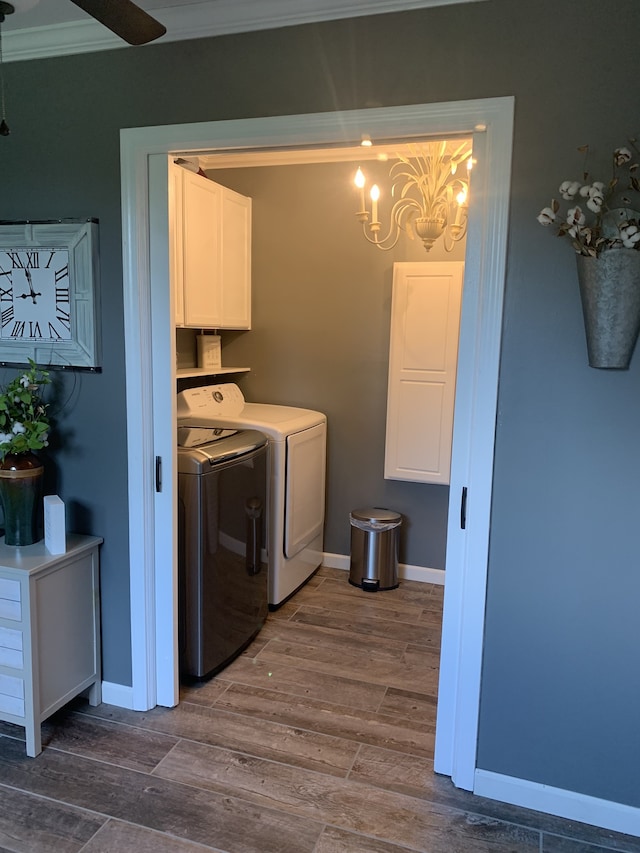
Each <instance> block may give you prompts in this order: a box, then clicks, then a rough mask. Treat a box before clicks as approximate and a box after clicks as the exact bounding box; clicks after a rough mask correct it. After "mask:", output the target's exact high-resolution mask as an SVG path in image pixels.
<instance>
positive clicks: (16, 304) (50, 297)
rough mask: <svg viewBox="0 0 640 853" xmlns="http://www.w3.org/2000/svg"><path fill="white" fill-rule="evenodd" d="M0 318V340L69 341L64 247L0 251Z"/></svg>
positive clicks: (67, 289) (68, 308) (66, 270)
mask: <svg viewBox="0 0 640 853" xmlns="http://www.w3.org/2000/svg"><path fill="white" fill-rule="evenodd" d="M0 318H1V319H0V339H2V340H13V341H34V342H37V341H42V342H49V341H50V342H55V341H69V340H71V302H70V299H69V250H68V249H67V248H63V247H53V248H46V247H42V246H37V247H34V246H29V247H24V248H21V247H19V246H18V247H15V248H14V247H12V248H10V249H8V248H7V249H5V248H0Z"/></svg>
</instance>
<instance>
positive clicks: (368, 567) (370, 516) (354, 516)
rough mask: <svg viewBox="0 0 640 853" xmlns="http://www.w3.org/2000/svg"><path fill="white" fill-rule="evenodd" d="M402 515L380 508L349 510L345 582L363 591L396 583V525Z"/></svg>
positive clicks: (400, 522) (384, 587)
mask: <svg viewBox="0 0 640 853" xmlns="http://www.w3.org/2000/svg"><path fill="white" fill-rule="evenodd" d="M401 524H402V516H401V515H400V513H398V512H394V511H393V510H390V509H384V508H383V507H378V506H376V507H367V508H365V509H354V510H353V512H352V513H351V565H350V569H349V583H350V584H353V585H354V586H359V587H361V588H362V589H363V590H365V591H366V592H377V591H378V590H382V589H395V588H396V587H397V586H398V528H399V527H400V525H401Z"/></svg>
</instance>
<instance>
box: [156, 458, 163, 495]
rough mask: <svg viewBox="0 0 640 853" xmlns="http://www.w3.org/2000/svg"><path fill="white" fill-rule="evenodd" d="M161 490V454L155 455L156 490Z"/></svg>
mask: <svg viewBox="0 0 640 853" xmlns="http://www.w3.org/2000/svg"><path fill="white" fill-rule="evenodd" d="M161 491H162V456H156V492H161Z"/></svg>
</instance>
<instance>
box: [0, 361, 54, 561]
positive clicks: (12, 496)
mask: <svg viewBox="0 0 640 853" xmlns="http://www.w3.org/2000/svg"><path fill="white" fill-rule="evenodd" d="M49 382H50V378H49V373H48V372H47V371H46V370H42V369H41V368H39V367H38V366H37V365H36V363H35V362H34V361H32V360H29V368H28V369H27V370H25V371H24V372H22V373H21V374H18V375H17V376H15V377H14V378H13V379H12V380H11V381H10V382H9V383H8V385H6V386H5V388H4V389H3V390H2V391H1V392H0V503H2V509H3V513H4V529H5V540H4V541H5V544H6V545H16V546H21V545H31V544H33V543H34V542H38V541H39V540H40V539H42V536H43V521H42V478H43V473H44V467H43V465H42V462H41V460H40V459H39V458H38V456H37V455H36V454H35V453H34V451H37V450H42V449H43V448H44V447H47V445H48V436H49V429H50V423H49V418H48V414H47V403H45V402H44V400H43V399H42V389H43V387H44V386H45V385H48V384H49Z"/></svg>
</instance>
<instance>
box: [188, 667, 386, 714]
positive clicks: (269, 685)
mask: <svg viewBox="0 0 640 853" xmlns="http://www.w3.org/2000/svg"><path fill="white" fill-rule="evenodd" d="M219 677H220V679H222V682H221V683H224V684H225V686H226V688H228V687H229V685H230V683H238V684H246V685H250V686H252V687H261V688H263V689H266V690H273V691H277V692H281V693H288V694H291V695H293V696H305V697H307V698H309V699H320V700H325V701H328V702H335V701H339V702H340V704H341V705H349V706H350V707H352V708H360V709H362V710H368V711H375V710H377V709H378V706H379V705H380V703H381V702H382V701H384V698H385V693H386V688H385V687H384V686H383V685H381V684H368V683H367V682H365V681H360V680H356V679H353V678H341V677H340V676H339V675H334V674H333V673H324V672H317V671H315V670H313V669H307V668H306V667H304V666H296V665H295V664H294V663H292V664H289V663H287V662H277V663H272V662H269V661H268V660H263V659H262V658H260V657H259V658H257V659H256V660H253V661H249V660H243V659H242V658H238V659H237V660H236V661H234V662H233V663H232V664H231V665H230V666H229V667H227V669H226V670H225V671H224V672H223V673H221V674H220V676H219ZM185 698H188V697H185ZM221 698H223V697H222V693H220V694H218V695H217V696H216V701H217V700H218V699H221ZM189 701H191V700H190V699H189ZM211 704H213V703H211Z"/></svg>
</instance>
